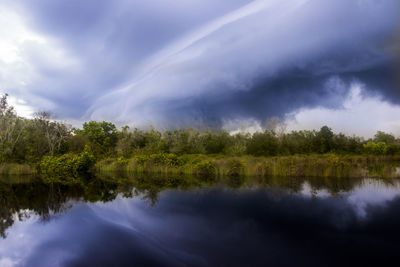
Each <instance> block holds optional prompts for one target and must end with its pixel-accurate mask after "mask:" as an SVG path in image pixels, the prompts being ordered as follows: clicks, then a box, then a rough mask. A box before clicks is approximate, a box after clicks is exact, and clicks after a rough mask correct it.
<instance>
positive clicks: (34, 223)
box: [0, 178, 400, 266]
mask: <svg viewBox="0 0 400 267" xmlns="http://www.w3.org/2000/svg"><path fill="white" fill-rule="evenodd" d="M106 181H107V180H104V179H96V180H92V181H90V182H88V183H87V184H83V185H44V184H41V183H40V182H32V181H24V179H20V180H18V181H3V182H1V183H0V205H1V208H0V219H1V229H0V230H1V234H2V235H3V238H0V266H389V265H393V266H398V264H395V262H396V261H397V262H398V259H399V255H400V197H399V196H400V182H399V181H397V180H371V179H367V180H358V179H348V180H346V179H323V178H321V179H316V178H314V179H296V178H289V179H287V178H286V179H284V178H279V179H278V178H276V179H272V180H266V179H259V178H258V179H257V178H254V179H252V180H251V179H250V180H249V179H246V180H244V179H243V178H229V179H225V180H220V181H207V182H204V183H199V181H196V180H193V179H184V180H181V179H162V178H152V179H150V180H149V181H147V180H146V179H142V180H139V181H138V180H134V179H115V180H114V181H113V182H110V180H108V182H106Z"/></svg>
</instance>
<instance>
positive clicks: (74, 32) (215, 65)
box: [0, 0, 400, 127]
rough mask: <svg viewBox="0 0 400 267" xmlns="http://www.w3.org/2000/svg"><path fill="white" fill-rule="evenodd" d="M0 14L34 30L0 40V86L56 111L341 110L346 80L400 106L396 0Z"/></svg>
mask: <svg viewBox="0 0 400 267" xmlns="http://www.w3.org/2000/svg"><path fill="white" fill-rule="evenodd" d="M0 12H2V13H4V14H12V16H11V15H10V16H11V17H12V19H10V20H9V24H10V25H11V26H13V27H14V26H15V25H19V26H18V27H19V29H22V30H19V31H17V33H18V32H19V33H20V36H25V37H26V36H31V37H32V36H33V37H32V38H28V39H26V38H25V39H24V38H20V37H18V36H17V37H15V36H14V37H13V36H11V37H5V38H4V39H3V38H2V41H0V47H2V46H1V42H3V44H4V43H5V44H7V45H8V46H7V47H8V49H9V51H14V52H12V53H14V55H16V56H14V57H13V56H12V53H11V52H7V53H5V52H3V51H6V50H4V49H2V52H0V81H1V82H2V84H3V88H1V89H0V90H2V91H5V90H8V92H9V94H11V95H14V96H15V97H17V98H24V99H23V101H24V103H25V104H26V105H29V106H31V107H32V108H33V109H51V110H53V111H54V112H55V113H56V114H58V116H59V117H61V118H65V119H74V120H79V119H95V120H112V121H115V122H118V123H120V124H132V125H138V126H141V125H148V124H153V125H156V126H160V127H170V126H184V125H207V126H210V125H213V126H215V125H221V124H222V123H223V122H224V121H227V120H228V121H229V120H237V119H248V120H256V121H260V122H263V121H265V120H266V119H268V118H269V117H271V116H279V117H285V115H287V114H292V113H293V112H298V111H300V110H304V109H305V108H307V109H313V108H316V107H322V108H325V109H327V110H337V109H341V108H343V107H344V105H345V103H346V98H347V97H348V95H349V92H350V91H351V89H352V86H353V85H354V84H355V83H357V84H362V88H363V91H362V93H363V94H364V95H366V96H370V97H379V99H382V101H386V102H387V103H389V104H390V105H394V106H397V105H398V104H400V88H399V86H398V81H396V68H397V67H398V66H399V64H397V63H398V61H397V59H398V56H397V53H398V51H397V50H396V49H397V43H396V42H397V41H396V40H399V38H398V21H397V18H398V17H399V6H398V1H395V0H387V1H372V0H359V1H347V0H335V1H333V0H328V1H318V0H287V1H280V0H265V1H264V0H255V1H246V0H234V1H232V0H229V1H211V0H201V1H200V0H192V1H184V0H178V1H177V0H164V1H159V0H149V1H134V2H132V1H126V0H116V1H112V2H110V1H98V0H96V1H94V0H91V1H85V2H82V1H77V0H69V1H64V0H63V1H50V0H39V1H34V2H33V1H25V2H23V3H15V2H14V1H10V0H8V1H7V0H6V1H5V4H3V5H1V4H0ZM15 27H16V26H15ZM9 29H11V28H9ZM0 31H1V33H2V34H4V36H6V34H5V33H7V32H8V31H11V30H7V29H2V30H0ZM27 32H29V33H30V35H27ZM17 35H18V34H17ZM18 38H19V39H20V40H19V41H18V42H16V41H15V40H17V39H18ZM3 46H4V47H5V45H3ZM10 55H11V56H10ZM10 58H11V59H10ZM11 66H12V68H13V70H14V71H15V72H16V73H15V72H14V71H13V72H14V73H13V74H12V75H8V74H7V71H8V72H10V69H11ZM6 70H7V71H6ZM21 81H23V83H21ZM27 96H29V97H27ZM374 108H376V109H379V105H377V106H376V107H374ZM399 115H400V114H399ZM311 117H312V116H311ZM383 117H384V116H383Z"/></svg>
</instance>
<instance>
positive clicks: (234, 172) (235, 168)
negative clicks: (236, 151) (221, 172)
mask: <svg viewBox="0 0 400 267" xmlns="http://www.w3.org/2000/svg"><path fill="white" fill-rule="evenodd" d="M245 168H246V163H244V162H243V161H242V160H238V159H232V160H230V161H229V169H228V173H227V174H228V175H229V176H240V175H244V170H245Z"/></svg>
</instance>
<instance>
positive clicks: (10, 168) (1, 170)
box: [0, 163, 36, 176]
mask: <svg viewBox="0 0 400 267" xmlns="http://www.w3.org/2000/svg"><path fill="white" fill-rule="evenodd" d="M35 173H36V170H35V168H33V167H31V166H29V165H28V164H18V163H1V164H0V175H5V176H6V175H32V174H35Z"/></svg>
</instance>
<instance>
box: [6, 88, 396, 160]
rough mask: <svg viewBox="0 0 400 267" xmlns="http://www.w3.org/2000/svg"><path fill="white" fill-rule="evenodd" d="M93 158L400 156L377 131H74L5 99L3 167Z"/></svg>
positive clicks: (94, 125)
mask: <svg viewBox="0 0 400 267" xmlns="http://www.w3.org/2000/svg"><path fill="white" fill-rule="evenodd" d="M88 151H90V153H92V155H93V156H94V158H95V160H99V159H103V158H106V157H124V158H129V157H132V156H134V155H140V154H158V153H173V154H176V155H183V154H222V155H230V156H232V155H234V156H242V155H253V156H279V155H296V154H326V153H335V154H374V155H395V154H400V140H399V139H396V138H395V137H394V136H393V135H392V134H389V133H385V132H382V131H378V132H377V133H376V135H375V136H374V138H371V139H368V140H365V139H364V138H362V137H357V136H348V135H345V134H342V133H338V134H337V133H334V132H333V131H332V129H331V128H329V127H327V126H324V127H322V128H321V129H320V130H318V131H316V130H304V131H292V132H289V133H287V132H285V131H282V130H279V127H277V124H275V125H273V126H272V127H271V126H269V127H266V128H265V129H264V130H263V131H260V132H256V133H254V134H249V133H237V134H230V133H229V132H227V131H224V130H221V129H216V130H199V129H195V128H182V129H176V130H166V131H159V130H157V129H154V128H150V129H149V130H142V129H138V128H134V129H130V128H129V127H128V126H124V127H122V128H121V129H117V127H116V126H115V125H114V124H113V123H111V122H106V121H102V122H97V121H90V122H85V123H84V124H83V125H82V128H80V129H77V128H72V127H71V126H69V125H68V124H66V123H63V122H59V121H56V120H53V119H52V118H51V116H50V114H49V113H47V112H39V113H37V114H35V116H34V117H33V118H32V119H28V118H23V117H20V116H18V115H17V114H16V112H15V109H14V108H13V107H12V106H10V105H9V104H8V101H7V95H3V96H1V99H0V162H17V163H37V162H40V161H41V160H42V159H43V158H44V157H45V156H47V157H52V156H60V155H66V154H68V155H75V154H79V153H86V154H87V153H88Z"/></svg>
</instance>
